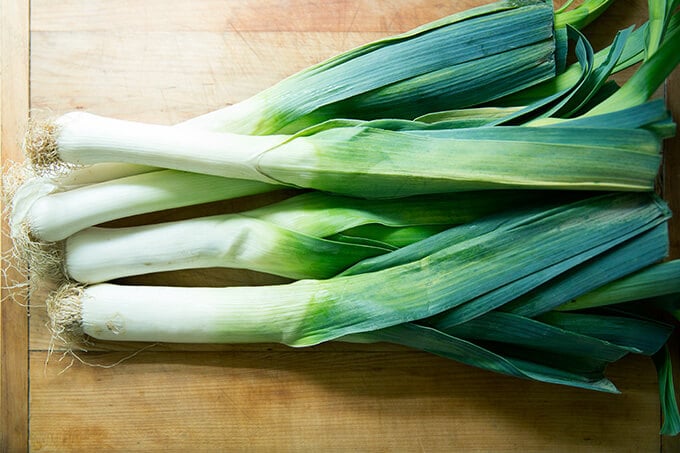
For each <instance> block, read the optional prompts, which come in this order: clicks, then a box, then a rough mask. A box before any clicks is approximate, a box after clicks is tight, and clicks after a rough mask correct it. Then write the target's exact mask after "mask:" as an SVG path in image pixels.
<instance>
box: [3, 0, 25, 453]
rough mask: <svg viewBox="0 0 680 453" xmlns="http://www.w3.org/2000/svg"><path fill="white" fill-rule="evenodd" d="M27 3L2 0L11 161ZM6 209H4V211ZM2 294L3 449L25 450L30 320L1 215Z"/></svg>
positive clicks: (6, 137) (18, 129)
mask: <svg viewBox="0 0 680 453" xmlns="http://www.w3.org/2000/svg"><path fill="white" fill-rule="evenodd" d="M28 42H29V12H28V3H27V2H22V1H19V2H17V1H14V0H0V81H1V83H0V156H1V161H2V164H3V168H4V166H5V164H6V163H7V162H10V161H17V160H19V159H21V151H20V146H19V145H20V142H21V137H22V136H23V131H24V129H25V127H26V119H27V118H28V108H29V87H28V64H29V61H28V60H29V52H28ZM3 212H4V211H3ZM2 231H3V236H2V237H0V242H1V246H0V249H1V250H2V258H1V259H2V279H1V280H0V284H1V285H2V289H1V290H0V293H1V295H2V297H1V300H2V303H0V450H1V451H3V452H4V451H7V452H14V451H24V450H25V449H26V446H27V444H28V355H29V352H28V319H27V317H26V309H25V308H24V306H22V305H21V304H25V303H26V299H25V296H24V294H23V291H21V290H16V289H15V290H12V289H9V288H10V286H12V285H13V284H14V283H16V282H21V275H20V274H18V273H17V272H16V271H15V270H14V269H13V267H12V266H11V265H10V263H9V262H8V260H6V259H5V257H7V255H8V251H9V250H10V249H11V243H10V242H9V241H8V240H7V238H6V237H5V236H4V232H5V231H6V223H5V218H4V216H3V219H2Z"/></svg>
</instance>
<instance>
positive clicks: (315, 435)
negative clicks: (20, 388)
mask: <svg viewBox="0 0 680 453" xmlns="http://www.w3.org/2000/svg"><path fill="white" fill-rule="evenodd" d="M114 357H115V358H119V357H121V356H120V355H116V356H114ZM110 360H113V358H111V359H110ZM62 367H63V365H62V364H56V363H53V362H52V363H51V364H50V365H48V366H47V368H45V367H44V355H43V354H40V353H33V354H31V370H32V372H31V383H32V385H31V408H32V415H31V428H32V431H31V432H32V435H31V450H32V451H92V450H94V449H103V450H105V451H161V450H162V451H178V452H181V451H189V450H191V451H280V452H287V451H291V452H293V451H295V452H300V451H310V452H311V451H329V452H336V451H366V452H372V451H433V452H437V451H442V452H445V451H449V452H450V451H494V452H505V451H507V452H510V451H522V452H531V451H536V452H539V451H555V449H556V448H557V449H559V450H561V451H598V452H621V451H631V452H633V451H634V452H653V451H658V450H659V436H658V435H657V427H656V426H654V424H650V423H648V422H647V420H649V419H656V415H657V414H658V406H657V403H656V398H655V397H653V395H654V393H655V391H656V384H655V380H654V376H653V374H654V373H653V370H652V369H650V363H649V361H647V360H642V359H635V360H626V361H624V362H622V363H619V364H617V365H616V366H615V367H613V369H612V370H611V374H612V376H613V377H614V378H616V380H617V382H618V383H619V385H620V386H621V390H622V391H623V393H622V394H621V395H610V394H599V393H592V392H586V391H580V390H576V389H570V388H556V387H552V386H545V385H540V384H537V383H534V382H529V381H519V380H517V379H512V378H506V377H503V376H498V375H494V374H490V373H480V372H479V371H478V370H474V369H471V368H468V367H466V366H463V365H460V364H457V363H454V362H451V361H447V360H444V359H439V358H437V357H433V356H430V355H427V354H421V353H414V352H402V353H397V352H391V353H382V354H380V353H331V352H323V353H306V354H299V353H297V352H282V353H252V352H251V353H203V354H191V353H179V352H178V353H142V354H140V355H138V356H137V357H135V358H133V359H131V360H130V361H128V362H125V363H124V364H121V365H119V366H118V367H114V368H110V369H100V368H91V367H88V366H85V365H81V364H75V365H74V366H73V367H72V368H70V369H69V370H68V371H67V372H66V373H64V374H62V375H59V374H58V372H59V370H60V369H61V368H62ZM618 378H620V379H618Z"/></svg>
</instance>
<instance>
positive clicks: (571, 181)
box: [28, 113, 661, 198]
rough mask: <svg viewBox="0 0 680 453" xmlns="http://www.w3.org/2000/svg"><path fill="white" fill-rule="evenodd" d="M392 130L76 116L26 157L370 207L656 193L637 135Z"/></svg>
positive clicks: (654, 148)
mask: <svg viewBox="0 0 680 453" xmlns="http://www.w3.org/2000/svg"><path fill="white" fill-rule="evenodd" d="M396 124H397V126H398V127H399V128H401V124H400V123H396ZM411 124H413V125H414V126H417V124H418V123H411ZM388 125H389V123H385V122H383V123H382V124H381V125H380V127H376V126H375V125H373V124H372V123H366V124H364V123H356V122H345V121H333V122H329V123H325V124H323V125H320V126H316V127H314V128H311V129H308V130H306V131H304V132H303V133H301V134H297V135H294V136H292V137H290V138H289V139H285V140H283V141H281V140H280V139H278V138H274V137H258V136H239V135H235V134H227V133H210V132H202V131H201V132H199V131H197V130H190V129H188V128H176V127H169V126H155V125H144V124H140V123H132V122H127V121H121V120H112V119H106V118H101V117H96V116H94V115H89V114H84V113H76V114H68V115H66V116H65V117H62V118H61V120H60V126H59V128H58V133H56V134H55V135H53V136H52V141H51V142H50V141H47V142H46V141H44V140H42V141H41V142H40V143H43V144H44V143H51V144H50V145H48V146H39V147H38V148H37V149H32V148H29V149H28V151H29V153H30V156H31V157H32V160H33V161H34V162H35V163H36V165H52V164H53V163H54V162H55V161H57V162H58V161H59V160H62V161H67V162H71V163H73V164H80V165H83V164H91V163H97V162H107V161H122V162H129V163H138V164H155V165H162V166H164V167H167V168H173V169H177V170H185V171H192V172H196V173H205V174H213V175H216V176H223V177H230V178H242V179H251V180H254V181H260V182H265V183H269V184H281V185H287V186H292V187H305V188H313V189H318V190H324V191H329V192H336V193H340V194H344V195H351V196H360V197H373V198H386V197H404V196H409V195H417V194H425V193H442V192H453V191H462V190H482V189H484V190H488V189H501V188H548V189H580V190H590V189H592V190H637V191H641V190H643V191H644V190H652V189H653V184H654V179H655V177H656V173H657V169H658V166H659V163H660V145H661V143H660V141H661V138H660V137H659V136H658V135H656V134H654V133H652V132H650V131H647V130H641V129H630V130H626V131H625V134H622V133H621V131H620V130H613V129H609V128H583V129H580V128H578V127H575V126H574V127H569V128H566V127H561V128H554V127H538V128H528V127H521V126H520V127H503V128H471V129H449V130H436V129H434V130H432V129H423V130H408V129H402V130H390V129H389V128H388ZM277 140H278V143H277ZM413 150H418V151H417V152H418V159H414V154H413ZM442 163H446V164H445V165H443V164H442Z"/></svg>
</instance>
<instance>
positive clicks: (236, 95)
mask: <svg viewBox="0 0 680 453" xmlns="http://www.w3.org/2000/svg"><path fill="white" fill-rule="evenodd" d="M0 2H1V4H3V5H5V4H9V3H12V1H11V0H0ZM16 3H20V5H17V6H14V5H13V6H12V8H18V9H19V10H21V11H24V12H27V11H28V9H27V8H28V6H27V5H28V2H27V1H20V2H16ZM483 3H486V1H484V0H469V1H457V2H440V1H437V0H347V1H341V0H332V1H328V2H319V1H318V0H317V1H315V0H276V1H268V2H262V1H256V0H239V1H236V0H231V1H229V0H203V1H201V2H196V1H194V0H172V1H161V0H148V1H144V2H138V1H132V0H117V1H115V2H111V1H109V0H63V1H60V2H53V1H49V0H33V1H32V2H31V56H30V57H31V73H30V87H31V91H30V95H31V96H30V100H31V107H32V108H34V109H36V110H37V112H38V113H36V114H45V113H40V111H41V110H43V111H46V112H48V114H49V113H57V114H58V113H63V112H66V111H69V110H76V109H82V110H88V111H91V112H94V113H100V114H104V115H109V116H115V117H120V118H126V119H132V120H142V121H150V122H156V123H164V124H173V123H176V122H179V121H182V120H184V119H187V118H190V117H192V116H194V115H198V114H201V113H204V112H207V111H209V110H212V109H215V108H219V107H221V106H223V105H226V104H230V103H234V102H237V101H239V100H241V99H243V98H245V97H247V96H249V95H251V94H253V93H255V92H257V91H259V90H261V89H263V88H266V87H267V86H269V85H271V84H273V83H275V82H276V81H278V80H279V79H281V78H283V77H285V76H287V75H289V74H291V73H293V72H295V71H297V70H299V69H301V68H303V67H306V66H308V65H310V64H313V63H316V62H318V61H320V60H322V59H324V58H326V57H328V56H330V55H333V54H336V53H338V52H341V51H343V50H347V49H349V48H351V47H354V46H356V45H359V44H362V43H364V42H366V41H370V40H373V39H377V38H379V37H382V36H386V35H389V34H393V33H397V32H401V31H404V30H407V29H409V28H411V27H413V26H416V25H418V24H420V23H422V22H426V21H428V20H431V19H434V18H436V17H440V16H443V15H445V14H448V13H452V12H455V11H458V10H462V9H466V8H469V7H472V6H476V5H479V4H483ZM556 3H557V4H560V3H561V2H556ZM645 5H646V2H645V1H644V0H633V1H629V2H616V3H615V5H614V6H613V7H612V9H611V10H610V11H609V12H608V13H607V19H606V22H599V23H596V24H594V25H593V26H591V27H589V29H588V35H589V37H590V38H591V39H592V40H593V42H594V45H595V47H596V48H600V47H602V46H603V45H605V44H607V43H608V40H610V39H611V36H612V32H613V31H614V30H617V29H619V28H622V27H624V26H627V25H628V24H630V23H633V22H636V23H639V22H641V21H642V20H643V18H644V16H645V13H646V6H645ZM2 17H3V19H2V20H3V25H4V23H5V22H9V21H14V20H15V19H10V18H9V17H8V18H7V19H5V12H4V11H3V13H2ZM27 27H28V24H25V28H24V29H23V30H24V31H25V30H27V29H28V28H27ZM3 30H5V28H4V27H3ZM4 34H5V31H3V35H4ZM5 43H6V40H5V39H4V36H3V54H4V52H5V50H6V49H5V46H6V44H5ZM12 45H13V46H14V45H18V46H19V47H20V48H21V49H23V51H22V52H24V54H25V52H26V51H27V49H28V44H27V41H26V40H24V41H20V42H19V43H18V44H17V43H16V42H15V43H13V44H12ZM4 61H5V60H4V59H3V67H2V71H3V81H2V83H3V85H2V93H3V110H2V113H3V118H2V124H3V146H4V144H5V143H4V140H5V138H4V137H5V134H4V127H5V126H4V124H5V118H6V115H9V118H11V119H10V120H9V121H11V122H16V121H18V122H19V123H20V122H21V121H23V118H25V108H24V107H21V106H22V105H24V104H22V103H21V101H22V98H21V96H23V95H22V94H21V93H24V92H25V91H24V92H22V91H21V89H20V90H19V94H18V95H17V96H19V98H18V100H19V101H20V102H19V104H18V105H19V106H20V107H19V109H18V110H17V111H10V112H9V113H7V112H5V108H6V107H4V106H5V105H6V103H5V93H6V92H10V91H11V92H12V93H14V91H15V90H14V89H13V88H12V89H10V88H7V86H6V83H7V82H6V80H5V77H4V75H5V74H6V68H5V65H4ZM24 69H27V68H24ZM19 74H20V75H18V76H17V80H16V82H15V83H19V82H23V85H21V86H23V87H24V88H23V89H24V90H25V85H26V84H25V81H26V80H28V74H27V73H26V72H23V73H22V72H20V73H19ZM11 80H14V77H13V78H12V79H11ZM10 83H12V82H10ZM672 86H676V87H677V82H671V85H669V90H668V96H669V103H671V104H672V105H675V106H676V107H677V105H678V99H680V93H678V91H680V90H678V89H677V88H676V89H671V87H672ZM26 93H27V92H26ZM14 95H15V94H13V96H14ZM27 104H28V103H27V101H26V104H25V105H27ZM676 107H673V108H674V110H675V108H676ZM676 111H677V110H676ZM677 116H678V115H676V117H677ZM13 127H14V128H15V130H19V129H21V127H20V124H16V125H15V126H13ZM13 133H14V132H13ZM673 143H675V144H673ZM668 146H669V147H670V148H671V149H675V150H676V151H677V146H678V145H677V142H672V143H671V144H669V145H668ZM675 155H676V156H677V152H676V153H675ZM3 159H5V157H4V154H3ZM673 162H674V161H673V160H668V159H667V160H666V171H665V173H666V184H667V186H666V187H667V188H666V196H667V198H670V199H671V202H672V203H676V204H675V205H674V206H677V203H678V200H680V196H679V194H678V188H677V186H672V187H670V188H669V187H668V184H676V183H677V182H678V180H677V176H678V175H679V174H680V173H679V172H678V168H677V165H678V164H677V159H676V160H675V162H676V163H673ZM669 166H670V167H669ZM668 175H673V176H672V177H675V179H672V180H669V179H668V178H669V176H668ZM673 181H674V182H673ZM236 208H238V205H236ZM210 209H213V208H210ZM214 209H227V210H229V209H235V206H234V205H230V206H221V207H217V208H214ZM195 212H197V213H201V214H204V213H206V212H207V211H206V208H205V207H201V209H199V210H197V211H195ZM163 215H165V213H163V214H161V217H158V219H161V218H162V216H163ZM672 234H673V238H674V239H673V241H674V244H675V245H674V247H675V248H674V250H675V251H676V252H674V253H677V244H678V237H679V236H678V229H677V226H676V227H674V230H673V233H672ZM3 246H4V243H3ZM167 281H172V282H174V283H175V284H209V283H210V282H212V283H214V282H216V281H220V282H223V283H224V284H236V283H249V284H263V283H267V282H275V281H277V280H276V279H274V278H272V277H271V276H265V275H260V274H255V273H249V272H227V273H225V272H224V271H216V270H206V271H200V272H188V273H187V272H182V273H172V274H167V275H155V276H148V277H140V278H138V279H136V280H134V282H136V283H159V282H167ZM130 282H132V281H130ZM44 296H45V292H44V291H43V292H38V293H37V294H36V297H35V298H34V299H32V301H31V302H32V303H33V304H35V305H36V307H35V308H32V309H31V322H30V339H31V341H30V347H29V348H26V344H25V341H26V335H25V333H24V334H22V335H20V336H19V340H15V339H12V340H11V341H12V342H13V343H12V344H11V345H10V344H9V343H6V342H5V341H4V340H5V336H6V335H7V332H10V331H15V329H17V328H19V329H21V323H19V324H18V325H14V324H12V325H11V326H10V327H9V328H8V327H7V325H8V323H10V322H14V321H10V320H9V319H10V318H7V317H5V311H4V308H3V312H2V316H3V318H2V332H3V333H2V340H3V343H2V344H3V359H4V358H5V355H4V351H5V349H4V348H5V345H8V346H7V347H8V348H10V349H9V350H10V353H9V354H10V355H11V356H12V357H20V358H21V360H23V361H24V364H23V365H21V367H20V368H18V369H17V370H14V371H13V372H15V373H17V374H18V376H14V377H13V378H12V380H11V382H13V383H14V384H13V385H15V386H16V388H18V389H19V390H17V391H16V393H11V395H10V394H8V396H7V397H5V396H3V399H2V403H3V409H2V410H3V421H2V423H0V424H1V425H2V426H3V430H4V429H5V428H6V427H8V426H10V425H11V424H12V423H17V426H18V427H19V430H20V431H21V430H22V429H23V431H21V433H23V434H21V433H20V435H19V436H18V437H16V438H13V440H16V443H15V444H13V445H16V446H17V448H16V449H10V450H8V451H20V450H22V449H25V446H26V444H27V441H26V429H27V425H26V423H27V415H26V412H25V410H26V408H25V404H24V408H23V411H24V412H21V410H19V412H17V413H14V412H12V413H11V414H10V411H9V406H5V399H6V398H7V399H9V400H11V401H13V402H14V403H13V404H17V402H21V398H24V399H23V402H24V403H25V402H26V395H27V393H26V389H25V386H26V385H27V382H28V378H29V376H27V374H26V373H27V370H28V369H29V367H28V366H25V363H26V360H27V359H26V354H27V349H30V420H31V432H30V439H29V442H30V449H31V450H35V451H92V450H95V449H99V450H104V451H161V450H162V451H187V450H190V449H191V450H195V451H227V450H228V451H243V450H256V451H356V450H359V451H412V450H427V451H459V450H464V451H548V450H550V451H555V450H561V451H635V452H638V451H642V452H644V451H659V450H660V449H662V448H663V449H664V450H665V451H674V450H673V449H674V448H675V447H677V443H675V444H673V441H672V440H666V439H663V442H662V439H661V438H660V436H658V428H659V403H658V396H657V387H656V377H655V373H654V370H653V367H652V366H651V364H650V362H649V361H647V360H645V359H641V358H630V359H626V360H624V361H622V362H621V363H618V364H616V365H614V366H613V367H611V370H609V371H610V372H609V375H610V377H611V378H612V379H613V380H614V381H615V383H616V384H617V385H618V386H619V387H620V389H621V390H622V392H623V394H622V395H604V394H597V393H593V392H586V391H579V390H575V389H570V388H562V387H556V386H549V385H544V384H538V383H533V382H528V381H520V380H517V379H513V378H506V377H502V376H498V375H495V374H491V373H487V372H483V371H480V370H477V369H472V368H469V367H466V366H463V365H460V364H457V363H453V362H450V361H446V360H444V359H440V358H437V357H433V356H430V355H427V354H421V353H415V352H411V351H407V350H405V349H404V348H400V347H396V346H390V345H382V344H379V345H343V344H328V345H323V346H320V347H316V348H309V349H306V350H304V352H303V351H293V350H291V349H290V348H286V347H284V346H280V345H231V346H220V345H205V346H203V345H201V346H196V345H194V346H192V345H158V346H154V347H153V348H152V349H149V350H145V351H143V352H141V353H139V354H137V355H136V356H134V357H132V358H131V359H129V360H127V361H124V362H123V363H121V364H119V365H117V366H115V367H113V368H101V367H91V366H86V365H83V364H80V363H79V362H75V363H74V365H73V366H72V367H71V368H70V369H68V370H66V371H65V372H63V373H62V374H60V373H61V372H62V371H63V370H64V368H65V366H66V365H67V364H68V363H69V358H68V357H66V358H65V359H64V360H62V361H61V362H60V361H59V360H58V359H59V353H58V352H57V353H55V354H54V355H52V357H51V359H50V362H49V364H48V365H45V361H46V358H47V352H46V349H47V348H48V346H49V339H50V338H49V333H48V331H47V330H46V328H45V322H46V316H45V311H44V309H41V308H40V307H39V305H40V304H41V302H42V300H44ZM3 305H7V304H3ZM14 313H18V311H15V312H14ZM21 341H23V342H24V343H21ZM142 346H143V345H140V344H115V345H114V344H106V343H98V344H97V345H95V346H94V348H92V350H94V351H96V350H98V349H99V350H111V349H113V350H116V349H117V350H119V352H114V353H104V354H102V353H98V352H91V353H87V354H82V357H83V358H84V359H85V360H87V361H88V362H91V363H96V364H100V365H109V364H113V363H116V362H117V361H118V360H120V359H123V358H126V357H129V356H130V354H131V353H133V352H135V351H138V350H139V349H140V348H141V347H142ZM22 354H23V355H22ZM2 369H3V372H2V373H3V374H2V376H4V375H5V373H6V371H7V366H6V364H4V363H3V368H2ZM19 383H21V384H22V385H24V388H19V387H20V386H19ZM4 389H5V387H4V384H3V391H4ZM11 392H14V390H11ZM3 395H5V393H3ZM17 395H18V396H17ZM6 409H7V410H6ZM6 415H7V416H9V419H8V418H6V417H5V416H6ZM7 420H9V421H7ZM22 435H23V437H21V436H22Z"/></svg>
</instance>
